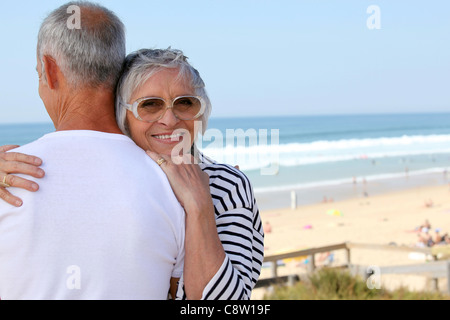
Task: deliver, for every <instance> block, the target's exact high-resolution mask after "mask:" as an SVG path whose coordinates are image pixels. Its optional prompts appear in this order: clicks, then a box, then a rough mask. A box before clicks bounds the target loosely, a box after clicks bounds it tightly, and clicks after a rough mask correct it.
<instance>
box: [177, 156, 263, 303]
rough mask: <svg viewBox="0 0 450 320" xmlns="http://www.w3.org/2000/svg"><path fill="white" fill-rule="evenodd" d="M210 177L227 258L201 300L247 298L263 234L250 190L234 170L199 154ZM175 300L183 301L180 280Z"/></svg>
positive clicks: (257, 272) (258, 269)
mask: <svg viewBox="0 0 450 320" xmlns="http://www.w3.org/2000/svg"><path fill="white" fill-rule="evenodd" d="M199 156H200V160H201V163H200V164H199V166H200V168H201V169H202V170H203V171H204V172H206V173H207V174H208V175H209V185H210V191H211V196H212V199H213V203H214V210H215V215H216V226H217V232H218V234H219V238H220V241H221V242H222V245H223V248H224V250H225V254H226V257H225V259H224V261H223V264H222V266H221V267H220V269H219V270H218V272H217V273H216V274H215V275H214V277H213V278H212V279H211V281H210V282H209V283H208V285H207V286H206V288H205V289H204V291H203V296H202V299H208V300H213V299H231V300H242V299H244V300H247V299H250V296H251V291H252V289H253V287H254V286H255V284H256V282H257V280H258V278H259V275H260V272H261V266H262V262H263V258H264V233H263V226H262V223H261V218H260V215H259V210H258V207H257V205H256V200H255V196H254V193H253V188H252V186H251V183H250V181H249V180H248V178H247V177H246V176H245V174H243V173H242V172H240V171H239V170H237V169H236V168H234V167H232V166H230V165H226V164H218V163H215V162H214V161H212V160H211V159H209V158H207V157H205V156H203V155H202V154H200V155H199ZM177 299H186V295H185V293H184V285H183V279H180V285H179V288H178V292H177Z"/></svg>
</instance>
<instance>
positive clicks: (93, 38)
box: [37, 1, 126, 90]
mask: <svg viewBox="0 0 450 320" xmlns="http://www.w3.org/2000/svg"><path fill="white" fill-rule="evenodd" d="M70 6H77V7H79V8H80V11H79V12H80V22H81V23H80V28H78V29H77V28H69V25H68V21H70V18H71V15H72V12H71V10H69V12H68V8H69V7H70ZM37 54H38V58H39V59H40V60H41V62H42V58H43V56H44V55H46V56H51V57H52V58H53V59H55V61H56V63H57V65H58V66H59V68H60V69H61V71H62V73H63V74H64V76H65V77H66V79H67V81H68V83H69V85H71V86H72V87H74V88H77V87H80V86H81V87H83V86H93V87H105V88H108V89H112V90H114V87H115V85H116V82H117V79H118V76H119V73H120V69H121V66H122V63H123V60H124V59H125V55H126V46H125V27H124V25H123V23H122V22H121V21H120V19H119V18H118V17H117V16H116V15H115V14H114V13H113V12H112V11H110V10H108V9H106V8H104V7H102V6H100V5H98V4H95V3H91V2H87V1H73V2H69V3H66V4H64V5H62V6H60V7H59V8H57V9H56V10H54V11H52V12H51V13H50V14H49V15H48V16H47V17H46V18H45V19H44V21H43V23H42V25H41V27H40V30H39V34H38V44H37ZM42 67H43V66H42ZM43 71H44V79H45V70H43Z"/></svg>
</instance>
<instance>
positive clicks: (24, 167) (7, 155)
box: [0, 145, 45, 207]
mask: <svg viewBox="0 0 450 320" xmlns="http://www.w3.org/2000/svg"><path fill="white" fill-rule="evenodd" d="M17 147H18V146H16V145H6V146H0V182H2V186H0V198H1V199H3V200H4V201H6V202H7V203H9V204H11V205H13V206H16V207H20V206H21V205H22V200H21V199H20V198H18V197H16V196H14V195H13V194H11V193H10V192H9V191H8V190H7V188H8V187H7V186H11V187H16V188H22V189H25V190H28V191H32V192H34V191H37V190H38V189H39V185H38V184H37V183H36V182H34V181H31V180H28V179H24V178H21V177H18V176H16V175H13V174H14V173H16V174H17V173H19V174H25V175H29V176H32V177H35V178H42V177H43V176H44V175H45V172H44V170H42V169H41V168H39V166H40V165H42V160H41V159H40V158H38V157H35V156H31V155H27V154H23V153H18V152H7V151H10V150H13V149H15V148H17ZM3 183H5V184H6V185H7V186H4V185H3Z"/></svg>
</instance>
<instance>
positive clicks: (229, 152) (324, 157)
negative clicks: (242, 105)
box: [0, 113, 450, 209]
mask: <svg viewBox="0 0 450 320" xmlns="http://www.w3.org/2000/svg"><path fill="white" fill-rule="evenodd" d="M52 131H54V127H53V125H52V124H48V123H35V124H4V125H2V124H0V145H4V144H19V145H23V144H26V143H28V142H31V141H33V140H35V139H37V138H39V137H40V136H42V135H44V134H46V133H48V132H52ZM198 146H199V148H200V149H201V150H202V151H203V152H204V153H205V154H206V155H208V156H209V157H211V158H213V159H215V160H217V161H219V162H224V163H228V164H231V165H239V168H240V169H241V170H242V171H243V172H244V173H246V175H247V176H248V177H249V179H250V181H251V182H252V184H253V187H254V189H255V193H256V195H257V200H258V204H259V206H260V207H261V208H262V209H273V208H277V207H289V206H290V205H291V204H292V197H295V202H296V204H297V205H303V204H312V203H317V202H320V201H322V200H324V198H326V199H327V201H329V200H330V199H332V200H333V201H336V200H340V199H344V198H348V197H351V196H353V197H355V196H358V197H367V196H370V195H372V194H376V193H379V192H385V191H387V190H397V189H398V190H399V189H402V188H408V187H414V186H420V185H437V184H445V183H448V180H447V171H448V170H449V169H450V113H427V114H425V113H422V114H376V115H375V114H371V115H326V116H290V117H254V118H211V119H210V121H209V125H208V129H207V130H206V132H205V134H204V135H203V136H201V137H200V138H199V140H198ZM293 192H294V194H293Z"/></svg>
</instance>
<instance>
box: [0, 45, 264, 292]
mask: <svg viewBox="0 0 450 320" xmlns="http://www.w3.org/2000/svg"><path fill="white" fill-rule="evenodd" d="M210 113H211V104H210V101H209V98H208V96H207V93H206V90H205V85H204V82H203V80H202V79H201V77H200V75H199V73H198V71H197V70H196V69H194V68H193V67H192V66H191V65H190V64H189V63H188V62H187V58H186V57H185V56H184V55H183V53H182V52H181V51H179V50H173V49H170V48H169V49H166V50H151V49H143V50H139V51H137V52H134V53H132V54H130V55H129V56H128V57H127V59H126V60H125V63H124V66H123V70H122V74H121V77H120V79H119V83H118V85H117V92H116V116H117V122H118V124H119V126H120V128H121V130H122V131H123V132H124V133H125V134H126V135H128V136H130V137H131V138H132V139H133V140H134V141H135V143H136V144H137V145H138V146H139V147H141V148H142V149H144V150H146V151H147V153H148V155H149V156H150V157H151V158H152V159H153V160H155V161H156V162H157V163H158V164H159V165H160V167H161V169H162V170H163V171H164V172H165V173H166V175H167V178H168V180H169V182H170V184H171V186H172V188H173V190H174V193H175V195H176V196H177V199H178V200H179V202H180V203H181V205H182V206H183V207H184V209H185V212H186V242H185V250H186V255H185V265H184V272H183V276H182V278H181V279H179V282H178V290H177V293H176V298H177V299H249V298H250V295H251V291H252V289H253V287H254V285H255V283H256V281H257V279H258V277H259V274H260V270H261V265H262V260H263V250H264V245H263V238H264V236H263V228H262V224H261V220H260V216H259V211H258V208H257V205H256V201H255V197H254V194H253V189H252V186H251V183H250V182H249V180H248V178H247V177H246V176H245V175H244V174H243V173H242V172H240V171H239V170H237V169H236V168H234V167H232V166H230V165H226V164H219V163H216V162H214V161H212V160H210V159H209V158H207V157H205V156H204V155H203V154H201V153H200V152H199V151H198V150H197V149H196V147H195V139H196V137H197V134H198V132H197V131H198V130H199V129H198V128H199V127H202V128H206V125H207V122H208V117H209V115H210ZM199 123H201V124H202V125H201V126H198V125H196V124H199ZM180 146H181V147H180ZM7 149H9V148H7V147H4V150H3V151H6V150H7ZM0 155H3V157H0V158H4V159H5V158H6V157H4V155H5V153H4V152H3V154H0ZM7 159H11V160H9V161H5V160H4V161H2V162H0V178H3V177H5V176H6V175H8V174H10V173H24V174H30V175H33V176H35V177H42V175H43V173H42V172H39V169H38V168H37V167H35V165H36V162H34V161H37V163H39V159H37V158H35V157H32V156H27V155H22V154H13V155H9V157H8V158H7ZM11 178H13V179H11ZM8 180H9V181H11V180H12V181H13V182H12V185H14V186H16V187H22V188H26V189H28V190H30V191H35V190H36V189H37V188H36V187H37V186H36V185H35V186H34V188H33V186H32V185H33V183H32V182H31V181H28V180H25V179H24V178H21V177H19V176H14V177H10V179H8ZM0 196H1V197H2V198H3V199H5V201H7V202H9V203H11V204H13V205H14V204H15V202H16V201H20V199H17V198H16V197H14V196H13V195H11V194H10V193H9V192H8V191H7V190H6V188H5V186H4V187H0ZM161 201H164V199H161Z"/></svg>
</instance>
